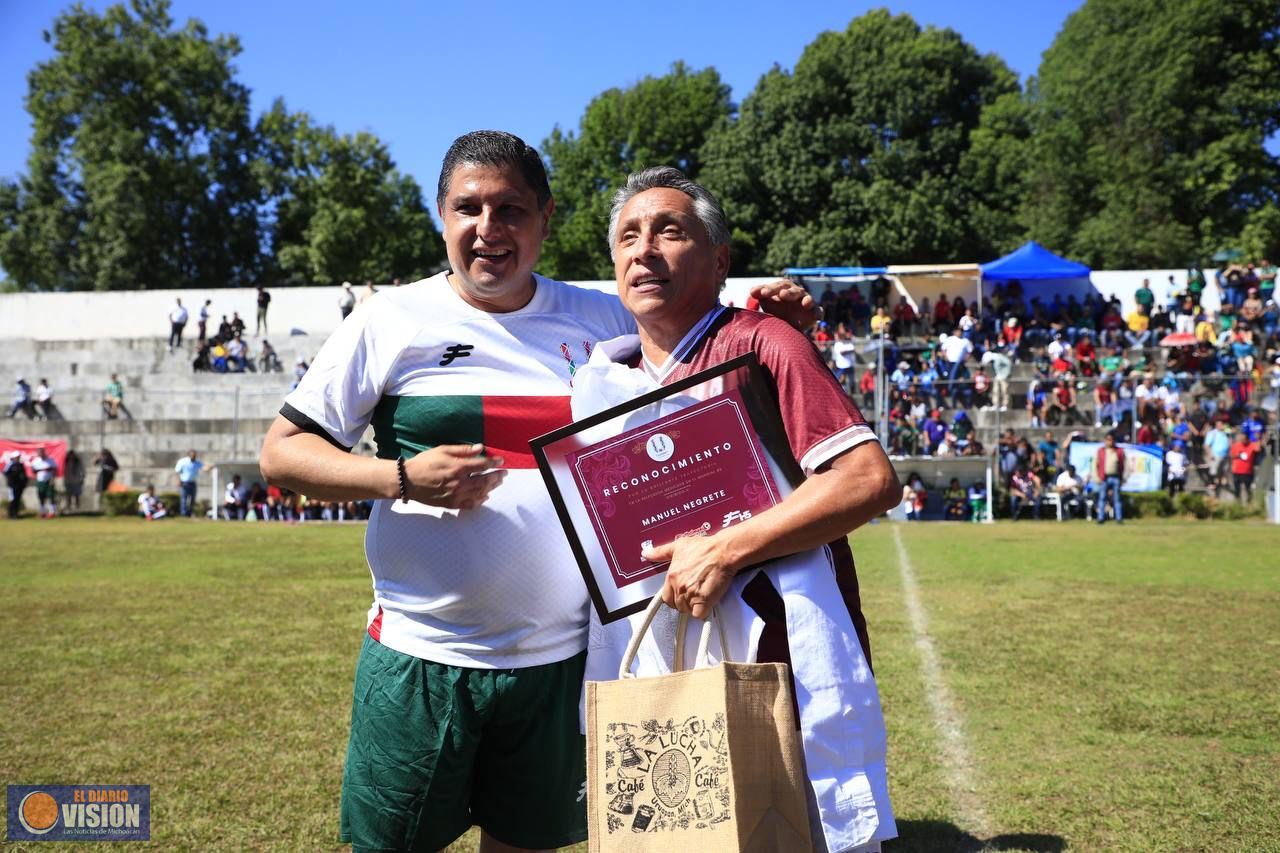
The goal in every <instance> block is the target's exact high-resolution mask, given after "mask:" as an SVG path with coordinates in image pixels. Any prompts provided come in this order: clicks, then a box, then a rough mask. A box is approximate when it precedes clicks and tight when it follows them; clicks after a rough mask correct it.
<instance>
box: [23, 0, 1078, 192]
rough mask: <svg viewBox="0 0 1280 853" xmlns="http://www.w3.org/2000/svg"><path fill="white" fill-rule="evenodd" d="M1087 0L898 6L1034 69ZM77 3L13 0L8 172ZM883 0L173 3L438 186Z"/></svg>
mask: <svg viewBox="0 0 1280 853" xmlns="http://www.w3.org/2000/svg"><path fill="white" fill-rule="evenodd" d="M1080 2H1081V0H1032V2H1025V0H1022V2H1011V0H988V2H955V0H949V1H948V0H913V2H898V3H893V4H890V6H889V8H890V9H891V10H892V11H893V12H894V13H898V12H906V13H909V14H910V15H912V16H913V17H914V18H915V19H916V20H917V21H918V22H919V23H921V24H923V25H930V24H932V25H935V26H940V27H951V28H952V29H955V30H957V31H958V32H959V33H960V34H961V35H962V36H964V38H965V39H966V40H967V41H969V42H970V43H971V44H973V45H975V46H976V47H977V49H978V50H980V51H982V52H984V53H986V52H995V53H998V54H999V55H1000V56H1002V57H1003V58H1004V60H1005V62H1007V63H1008V64H1009V66H1010V67H1011V68H1013V69H1014V71H1016V72H1017V73H1018V74H1020V75H1021V76H1022V77H1023V79H1024V80H1025V78H1026V77H1027V76H1029V75H1031V74H1034V73H1035V72H1036V69H1037V68H1038V66H1039V64H1040V55H1041V53H1042V52H1043V51H1044V50H1045V49H1046V48H1048V47H1049V45H1050V44H1051V43H1052V41H1053V38H1054V36H1055V35H1056V34H1057V32H1058V30H1059V29H1060V28H1061V26H1062V23H1063V21H1064V20H1066V18H1067V16H1068V15H1069V14H1070V13H1071V12H1072V11H1073V10H1074V9H1076V8H1077V7H1078V6H1079V5H1080ZM70 5H71V3H69V2H54V1H52V0H0V176H7V177H12V176H15V175H17V174H18V173H20V172H24V171H25V170H26V157H27V151H28V145H29V142H30V135H31V128H30V123H29V117H28V115H27V113H26V111H25V110H24V109H23V98H24V97H25V95H26V91H27V83H26V75H27V72H28V71H29V70H30V69H31V68H32V67H34V66H35V64H36V63H37V62H40V61H43V60H45V59H48V58H49V57H50V56H51V55H52V51H51V50H50V48H49V45H47V44H45V42H44V41H43V40H42V38H41V32H42V30H44V29H46V28H47V27H49V26H50V24H51V22H52V21H53V19H54V17H56V15H57V14H58V13H59V12H60V11H61V10H63V9H65V8H68V7H69V6H70ZM86 5H87V6H88V7H90V8H93V9H99V10H101V9H103V8H105V7H107V6H109V5H111V4H110V3H105V2H101V1H100V0H89V2H86ZM882 5H885V4H882V3H863V2H839V0H834V1H833V0H782V1H781V2H776V0H775V2H762V1H761V0H741V2H732V3H731V2H727V1H726V2H700V0H686V2H684V3H682V4H671V5H661V4H658V5H635V4H612V3H585V2H578V3H555V2H542V3H530V2H519V3H517V2H508V0H500V2H487V3H479V2H463V3H446V2H440V0H416V2H414V0H387V2H369V3H363V4H359V5H358V7H357V4H353V3H349V2H336V0H311V2H306V3H303V2H270V0H267V1H266V2H264V0H175V2H174V3H173V7H172V14H173V17H174V19H175V20H176V21H177V22H178V23H179V24H181V23H182V22H185V21H186V20H187V19H188V18H198V19H200V20H202V21H203V22H204V23H205V24H206V25H207V27H208V29H209V32H210V33H211V34H217V33H235V34H236V35H238V36H239V37H240V41H241V46H242V47H243V52H242V53H241V54H240V56H239V57H238V58H237V59H236V61H235V64H236V67H237V69H238V72H239V73H238V78H239V80H240V81H241V82H242V83H244V84H245V85H247V86H248V87H249V88H250V90H251V91H252V93H253V110H254V114H255V116H256V115H257V114H258V113H260V112H261V111H262V110H264V109H265V108H266V107H267V106H269V105H270V103H271V101H272V100H273V99H274V98H276V97H277V96H283V97H284V98H285V100H286V101H287V103H288V104H289V107H290V108H291V109H301V110H306V111H307V112H309V113H311V115H313V116H315V117H316V119H317V120H319V121H320V122H321V123H324V124H331V125H333V126H334V127H335V128H336V129H337V130H338V131H339V132H343V133H350V132H354V131H359V130H368V131H372V132H373V133H375V134H377V136H378V137H380V138H381V139H382V140H383V141H384V142H386V144H387V145H388V146H389V148H390V150H391V154H392V156H393V157H394V158H395V160H396V162H397V164H398V165H399V167H400V169H401V170H402V171H404V172H407V173H408V174H411V175H413V176H414V177H415V178H416V179H417V180H418V182H419V183H420V184H421V185H422V186H423V188H424V190H425V192H426V195H427V198H433V197H434V194H435V184H436V179H437V175H438V171H439V164H440V160H441V158H442V157H443V156H444V152H445V150H446V149H447V148H448V147H449V143H450V142H452V141H453V140H454V139H455V138H456V137H457V136H459V135H460V134H462V133H466V132H467V131H469V130H476V129H479V128H497V129H502V130H508V131H511V132H512V133H515V134H517V135H519V136H521V137H523V138H524V139H525V140H526V141H527V142H529V143H530V144H531V145H533V146H535V147H537V146H539V145H540V144H541V142H542V140H543V139H544V138H546V136H547V135H548V134H549V133H550V132H551V129H552V128H553V127H554V126H556V125H557V124H558V125H560V126H561V127H562V128H574V129H576V128H577V126H578V120H579V119H580V118H581V116H582V112H583V110H584V109H585V107H586V105H587V103H588V102H589V101H590V100H591V98H592V97H594V96H595V95H597V94H599V93H600V92H602V91H604V90H605V89H608V88H611V87H615V86H627V85H630V84H631V83H634V82H636V81H637V80H640V79H641V78H643V77H645V76H646V75H661V74H664V73H666V72H667V71H668V70H669V69H670V67H671V64H672V63H673V62H675V61H676V60H681V59H682V60H684V61H685V62H686V63H688V64H689V65H690V66H692V67H694V68H704V67H706V66H708V65H711V66H715V68H716V69H717V70H719V72H720V75H721V77H722V78H723V79H724V80H725V82H726V83H728V84H729V85H730V86H732V88H733V98H734V100H735V101H741V100H742V99H743V98H744V97H746V96H747V95H748V94H749V93H750V91H751V89H752V88H754V86H755V84H756V81H757V80H758V79H759V77H760V75H761V74H763V73H764V72H766V71H767V70H768V69H769V68H770V67H772V66H773V64H774V63H777V64H779V65H781V66H782V67H784V68H791V67H794V65H795V62H796V60H797V59H798V58H799V57H800V54H801V52H802V51H803V50H804V47H805V45H807V44H808V43H809V42H811V41H812V40H813V39H814V37H816V36H817V35H818V33H820V32H822V31H824V30H831V29H843V28H844V27H845V26H847V25H848V23H849V21H850V20H852V19H853V18H855V17H857V16H858V15H860V14H862V13H863V12H865V11H867V10H868V9H872V8H877V7H878V6H882Z"/></svg>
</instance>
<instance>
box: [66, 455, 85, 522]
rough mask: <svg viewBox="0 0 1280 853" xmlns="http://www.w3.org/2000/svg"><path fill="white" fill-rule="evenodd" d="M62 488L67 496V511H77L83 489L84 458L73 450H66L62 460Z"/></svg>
mask: <svg viewBox="0 0 1280 853" xmlns="http://www.w3.org/2000/svg"><path fill="white" fill-rule="evenodd" d="M62 489H63V491H64V492H66V496H67V506H66V509H67V512H79V511H80V494H81V492H83V491H84V460H83V459H81V458H80V454H79V453H76V452H75V451H74V450H68V451H67V455H66V458H64V459H63V460H62Z"/></svg>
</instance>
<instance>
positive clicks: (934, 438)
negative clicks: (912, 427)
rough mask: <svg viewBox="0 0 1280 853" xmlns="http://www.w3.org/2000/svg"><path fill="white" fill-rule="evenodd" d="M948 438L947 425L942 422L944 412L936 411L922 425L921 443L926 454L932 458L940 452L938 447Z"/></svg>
mask: <svg viewBox="0 0 1280 853" xmlns="http://www.w3.org/2000/svg"><path fill="white" fill-rule="evenodd" d="M946 436H947V425H946V423H945V422H944V421H943V420H942V412H941V411H939V410H938V409H934V410H933V411H931V412H930V413H929V416H928V417H927V418H925V419H924V423H923V424H922V425H921V442H922V444H923V449H924V452H925V453H926V454H928V455H930V456H932V455H933V454H935V453H937V452H938V445H940V444H942V442H943V440H944V439H945V438H946Z"/></svg>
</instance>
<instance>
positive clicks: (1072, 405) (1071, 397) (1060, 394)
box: [1048, 373, 1088, 426]
mask: <svg viewBox="0 0 1280 853" xmlns="http://www.w3.org/2000/svg"><path fill="white" fill-rule="evenodd" d="M1070 375H1071V374H1069V373H1068V374H1067V376H1068V377H1070ZM1049 406H1050V408H1049V412H1048V416H1049V422H1050V423H1060V424H1063V425H1064V426H1071V425H1072V424H1076V423H1080V424H1083V423H1088V420H1087V419H1086V418H1085V416H1084V414H1083V413H1082V412H1081V411H1080V408H1079V405H1078V403H1077V400H1076V389H1075V388H1073V387H1072V384H1071V382H1070V380H1069V378H1068V379H1059V380H1058V384H1057V385H1056V386H1055V387H1054V389H1053V394H1052V396H1051V397H1050V401H1049Z"/></svg>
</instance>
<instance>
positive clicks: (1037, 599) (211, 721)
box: [0, 519, 1280, 851]
mask: <svg viewBox="0 0 1280 853" xmlns="http://www.w3.org/2000/svg"><path fill="white" fill-rule="evenodd" d="M362 536H363V527H361V526H357V525H322V524H311V525H304V526H298V527H288V526H282V525H266V524H256V525H248V524H236V525H232V524H211V523H207V522H189V521H181V520H177V521H173V522H165V523H160V524H145V523H143V522H140V521H135V520H129V519H110V520H108V519H58V520H55V521H48V522H41V521H38V520H24V521H20V522H13V523H6V524H4V525H3V526H2V527H0V646H2V647H3V649H4V653H3V655H0V685H3V691H2V692H0V721H3V722H0V781H2V782H5V783H29V784H58V783H110V784H149V785H151V789H152V798H153V814H152V826H153V834H152V838H153V844H155V845H156V846H157V847H160V848H164V849H267V848H274V849H282V850H299V849H306V850H310V849H323V848H336V847H337V846H338V845H337V843H336V837H337V801H338V791H339V783H340V777H341V770H342V759H343V752H344V748H345V744H346V729H347V720H348V714H349V712H350V689H351V680H352V673H353V669H354V666H355V659H356V653H357V650H358V646H359V642H360V635H361V631H362V628H363V625H364V613H365V609H366V607H367V604H368V597H369V581H368V575H367V570H366V569H365V566H364V561H363V557H362V555H361V540H362ZM895 537H900V539H901V543H902V545H903V546H904V548H905V552H906V554H907V555H908V559H909V563H910V565H911V567H912V569H913V570H914V577H915V579H916V581H917V583H918V586H919V600H920V604H921V605H922V606H923V609H924V610H925V611H926V612H927V616H928V635H929V637H928V639H929V641H931V643H932V646H933V648H935V649H936V651H937V657H938V661H939V663H940V673H941V676H942V679H943V680H944V682H945V684H946V687H947V688H948V689H949V693H950V695H951V698H952V699H953V702H954V711H955V713H956V716H957V719H958V720H959V721H960V726H959V737H960V738H961V739H962V741H963V744H964V746H965V748H966V751H967V754H968V757H969V764H968V765H967V766H966V767H965V768H963V769H964V771H965V772H966V773H967V778H968V780H969V783H970V784H971V790H968V791H962V792H957V791H956V790H955V784H956V783H955V775H956V774H955V768H954V767H950V766H948V764H947V762H946V761H945V760H944V759H943V758H942V757H941V756H942V753H943V749H942V746H943V744H942V735H941V734H940V730H939V728H938V726H937V725H935V721H934V717H933V710H932V709H931V705H930V703H929V698H930V687H929V686H928V684H929V682H928V678H927V675H926V671H925V669H924V667H923V664H922V657H921V652H920V649H919V642H920V640H921V638H920V637H918V636H917V635H916V634H915V633H914V632H913V627H912V623H911V621H910V620H909V619H908V616H907V612H906V608H905V606H904V586H903V575H902V572H901V570H900V569H901V567H900V560H899V556H898V543H897V542H896V541H895ZM854 550H855V554H856V556H857V559H858V566H859V575H860V577H861V579H862V588H863V599H864V609H865V611H866V613H867V617H868V621H869V622H870V625H871V636H872V643H873V648H874V656H875V668H876V673H877V676H878V678H879V682H880V688H881V691H882V695H883V700H884V709H885V717H886V721H887V723H888V727H889V737H890V755H889V760H890V784H891V793H892V796H893V800H894V806H895V810H896V812H897V817H898V826H899V831H900V833H901V839H900V840H898V841H896V842H892V843H891V844H889V845H886V848H885V849H886V851H906V850H955V849H971V850H976V849H979V848H981V847H982V846H984V845H986V846H988V847H990V848H993V849H1004V850H1033V851H1057V850H1104V849H1106V850H1134V851H1138V850H1143V851H1145V850H1251V851H1252V850H1280V528H1276V527H1269V526H1266V525H1263V524H1261V523H1251V522H1238V523H1210V522H1191V523H1188V522H1151V523H1136V524H1129V525H1126V526H1125V527H1123V528H1116V527H1113V526H1107V527H1104V528H1099V527H1097V526H1096V525H1092V524H1085V523H1074V524H1070V525H1057V524H1055V523H1052V522H1044V523H1039V524H1037V523H1031V522H1024V523H1019V524H1017V525H1012V524H1007V523H1006V524H998V525H996V526H994V527H992V526H980V525H972V526H971V525H957V524H920V525H911V526H904V525H891V524H880V525H875V526H872V527H870V528H868V529H866V530H865V531H861V532H859V533H858V534H856V535H855V537H854ZM468 841H469V839H464V842H463V843H462V844H459V845H457V848H456V849H459V850H462V849H474V843H471V844H470V845H469V846H468V845H467V842H468ZM91 848H92V845H89V846H86V845H83V844H81V845H77V847H76V848H75V849H76V850H86V849H91ZM584 849H585V847H584Z"/></svg>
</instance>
